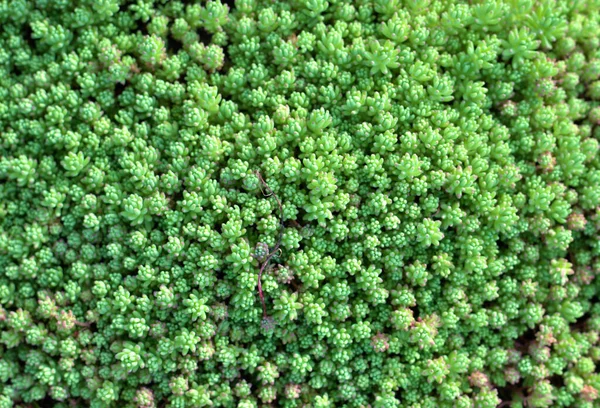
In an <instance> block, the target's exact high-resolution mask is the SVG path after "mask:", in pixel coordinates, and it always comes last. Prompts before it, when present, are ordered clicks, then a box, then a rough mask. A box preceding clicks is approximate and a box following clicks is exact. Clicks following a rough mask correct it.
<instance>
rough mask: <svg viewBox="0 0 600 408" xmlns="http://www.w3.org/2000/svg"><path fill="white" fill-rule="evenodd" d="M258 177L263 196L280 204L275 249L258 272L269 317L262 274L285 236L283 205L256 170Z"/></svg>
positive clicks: (265, 308) (262, 297)
mask: <svg viewBox="0 0 600 408" xmlns="http://www.w3.org/2000/svg"><path fill="white" fill-rule="evenodd" d="M256 177H258V180H259V181H260V184H261V188H260V189H261V191H262V193H263V196H265V197H266V198H268V197H271V196H272V197H273V198H275V201H277V205H278V206H279V237H278V238H277V243H276V244H275V246H274V247H273V249H272V250H270V252H269V253H268V254H267V257H266V258H265V260H264V262H263V263H262V265H261V267H260V270H259V272H258V295H259V296H260V302H261V304H262V309H263V318H266V317H267V306H266V305H265V296H264V294H263V290H262V275H263V272H264V271H265V269H266V268H267V266H268V265H269V262H270V261H271V258H273V256H274V255H275V254H276V253H277V252H278V251H280V248H279V247H280V246H281V240H282V238H283V229H284V225H283V206H282V205H281V201H280V200H279V198H278V197H277V194H275V192H274V191H273V190H271V188H270V187H269V185H268V184H267V183H266V181H265V180H264V179H263V178H262V176H261V175H260V172H258V171H256ZM263 188H264V190H263Z"/></svg>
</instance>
